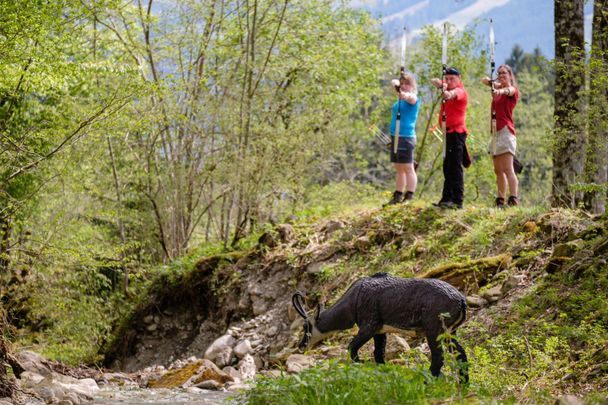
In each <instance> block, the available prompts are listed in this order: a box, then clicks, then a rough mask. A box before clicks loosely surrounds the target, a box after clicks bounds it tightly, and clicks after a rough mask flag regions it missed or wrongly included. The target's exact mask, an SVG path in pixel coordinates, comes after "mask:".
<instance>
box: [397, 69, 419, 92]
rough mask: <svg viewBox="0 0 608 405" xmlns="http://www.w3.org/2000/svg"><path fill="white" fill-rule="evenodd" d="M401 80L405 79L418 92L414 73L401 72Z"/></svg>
mask: <svg viewBox="0 0 608 405" xmlns="http://www.w3.org/2000/svg"><path fill="white" fill-rule="evenodd" d="M401 80H403V81H405V83H406V84H409V85H410V86H412V87H413V88H414V91H413V93H416V94H417V93H418V86H417V85H416V79H415V78H414V75H412V74H411V73H408V72H401V74H399V81H401Z"/></svg>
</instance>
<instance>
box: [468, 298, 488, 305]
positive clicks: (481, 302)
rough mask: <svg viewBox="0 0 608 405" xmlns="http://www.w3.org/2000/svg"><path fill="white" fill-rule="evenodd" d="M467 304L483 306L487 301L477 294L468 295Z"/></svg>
mask: <svg viewBox="0 0 608 405" xmlns="http://www.w3.org/2000/svg"><path fill="white" fill-rule="evenodd" d="M467 305H468V306H470V307H471V308H483V307H485V306H486V305H488V301H486V300H485V299H483V298H481V297H480V296H479V295H468V296H467Z"/></svg>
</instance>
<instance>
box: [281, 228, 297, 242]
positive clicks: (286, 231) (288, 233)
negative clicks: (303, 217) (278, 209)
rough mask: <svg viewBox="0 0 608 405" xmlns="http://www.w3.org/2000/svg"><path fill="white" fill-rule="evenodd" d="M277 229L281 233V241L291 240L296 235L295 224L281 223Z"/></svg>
mask: <svg viewBox="0 0 608 405" xmlns="http://www.w3.org/2000/svg"><path fill="white" fill-rule="evenodd" d="M276 230H277V232H278V234H279V238H280V240H281V242H283V243H287V242H291V241H292V240H293V239H294V237H295V235H296V233H295V231H294V230H293V226H291V225H289V224H279V225H277V227H276Z"/></svg>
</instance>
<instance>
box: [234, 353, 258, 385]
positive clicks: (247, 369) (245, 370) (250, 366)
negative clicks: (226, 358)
mask: <svg viewBox="0 0 608 405" xmlns="http://www.w3.org/2000/svg"><path fill="white" fill-rule="evenodd" d="M237 367H238V368H239V372H240V373H241V377H242V378H243V380H244V381H246V380H250V379H252V378H254V377H255V373H256V372H257V369H256V367H255V360H254V359H253V357H252V356H251V355H249V354H246V355H245V356H244V357H243V358H242V359H241V361H239V364H238V366H237Z"/></svg>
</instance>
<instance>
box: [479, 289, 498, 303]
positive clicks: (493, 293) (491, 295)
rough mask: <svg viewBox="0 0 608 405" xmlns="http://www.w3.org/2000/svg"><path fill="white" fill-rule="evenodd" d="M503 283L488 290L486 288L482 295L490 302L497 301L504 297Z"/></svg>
mask: <svg viewBox="0 0 608 405" xmlns="http://www.w3.org/2000/svg"><path fill="white" fill-rule="evenodd" d="M501 289H502V285H497V286H494V287H492V288H490V289H488V290H485V291H484V292H483V294H481V297H482V298H484V299H485V300H486V301H488V302H489V303H492V302H496V301H498V300H499V299H501V298H502V292H501Z"/></svg>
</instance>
